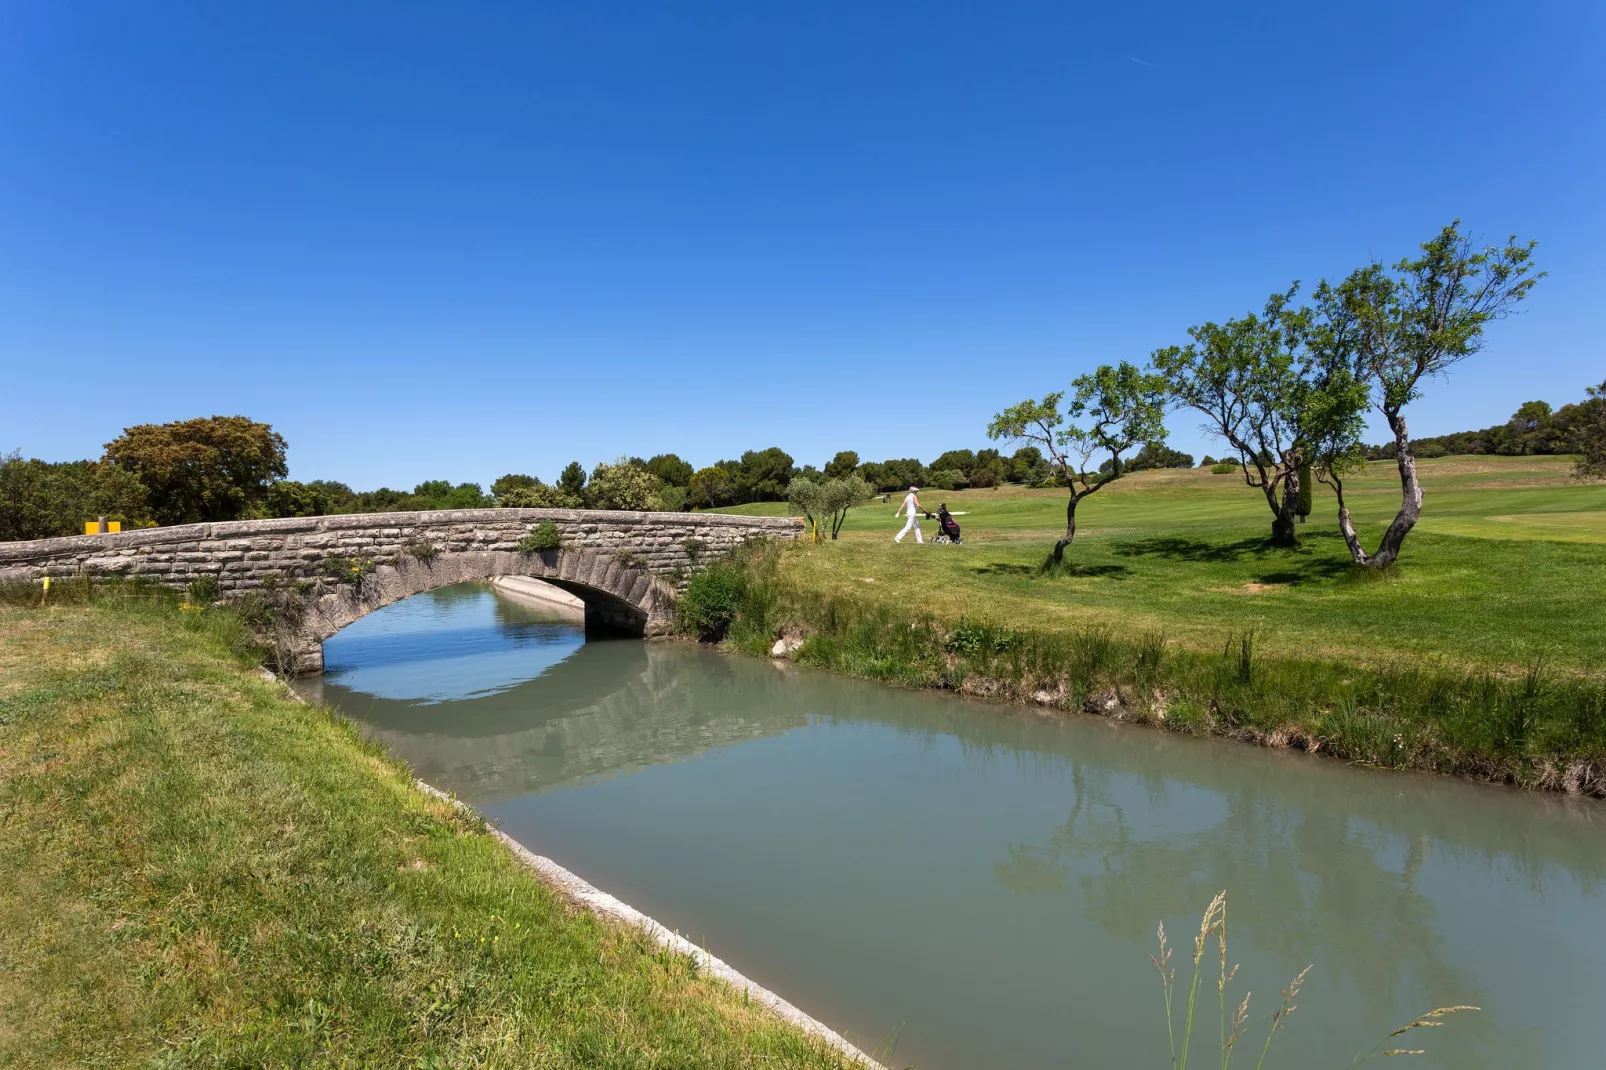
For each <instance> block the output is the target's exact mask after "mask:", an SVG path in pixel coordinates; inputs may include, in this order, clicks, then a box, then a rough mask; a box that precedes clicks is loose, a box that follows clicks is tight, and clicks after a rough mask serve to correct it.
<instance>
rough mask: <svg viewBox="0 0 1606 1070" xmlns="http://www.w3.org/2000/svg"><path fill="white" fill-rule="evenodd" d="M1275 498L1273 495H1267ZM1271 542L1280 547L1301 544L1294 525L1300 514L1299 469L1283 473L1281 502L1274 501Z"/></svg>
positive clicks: (1291, 469)
mask: <svg viewBox="0 0 1606 1070" xmlns="http://www.w3.org/2000/svg"><path fill="white" fill-rule="evenodd" d="M1267 497H1268V498H1273V496H1272V495H1269V494H1268V495H1267ZM1272 512H1273V513H1274V514H1275V515H1274V516H1273V518H1272V522H1271V541H1272V542H1274V543H1276V544H1278V545H1279V546H1293V545H1295V544H1297V543H1298V542H1299V535H1298V534H1297V530H1296V529H1295V527H1294V525H1295V523H1296V522H1297V517H1298V514H1299V469H1297V468H1290V469H1289V470H1288V471H1287V472H1285V473H1283V489H1282V498H1281V500H1280V501H1278V500H1275V499H1273V500H1272Z"/></svg>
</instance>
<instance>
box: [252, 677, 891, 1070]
mask: <svg viewBox="0 0 1606 1070" xmlns="http://www.w3.org/2000/svg"><path fill="white" fill-rule="evenodd" d="M262 676H263V677H264V678H265V679H267V680H271V681H274V682H276V683H279V684H280V685H281V686H283V687H284V689H285V691H286V692H287V693H288V694H289V695H290V697H291V698H293V699H294V700H295V701H297V702H302V703H305V702H306V699H304V698H302V697H301V696H300V695H299V694H297V693H296V690H295V688H293V687H291V686H290V685H289V683H288V681H285V680H281V679H280V678H279V677H278V676H276V675H274V673H273V672H272V671H270V670H268V669H263V670H262ZM413 785H414V786H415V787H416V788H417V789H418V790H419V791H421V792H423V793H424V794H425V795H428V796H430V797H431V798H435V799H439V800H440V801H441V802H444V803H448V804H449V805H451V806H455V807H457V809H459V810H461V811H463V812H464V813H466V814H470V815H472V816H473V817H474V818H475V819H476V820H479V821H485V817H484V815H482V814H480V813H479V811H477V810H475V809H474V808H473V807H472V806H470V805H469V804H468V803H466V802H464V801H463V800H461V799H459V798H457V797H456V796H453V795H450V794H448V793H447V792H444V791H441V790H440V789H439V788H437V787H435V786H434V785H433V784H427V783H425V782H424V781H422V780H414V781H413ZM486 829H487V831H489V832H490V834H491V835H492V836H493V837H495V838H496V839H497V841H498V842H500V843H501V844H502V846H503V847H505V848H507V850H508V851H509V852H511V853H512V855H513V857H514V858H516V859H518V860H519V861H520V862H522V863H523V864H524V865H525V866H526V867H528V868H529V869H530V870H532V871H533V872H534V873H535V876H536V879H538V880H540V881H541V882H542V883H543V884H546V885H547V886H548V887H550V888H552V889H553V890H554V891H556V892H557V893H558V894H559V895H562V896H563V897H565V898H566V899H568V900H569V901H571V902H573V903H576V904H578V905H580V906H582V907H584V908H585V909H587V910H589V911H591V913H593V914H596V915H597V916H599V917H603V918H607V919H609V920H610V921H616V922H619V923H621V924H624V925H627V926H629V927H630V928H632V929H637V930H640V931H641V932H643V933H645V934H646V935H647V937H648V938H649V939H651V940H652V941H653V942H654V943H656V944H657V945H658V946H659V947H662V948H664V949H666V950H668V951H673V952H675V953H676V954H680V955H687V956H689V957H690V958H691V959H692V961H694V962H696V963H697V968H698V969H699V970H703V971H705V972H706V973H708V974H709V975H710V976H712V977H717V978H719V979H720V980H721V981H723V982H725V983H726V984H727V985H729V986H731V987H732V988H734V989H736V990H737V991H738V992H741V993H743V994H744V995H746V996H747V998H748V999H749V1000H751V1001H752V1002H754V1003H756V1004H758V1005H759V1006H760V1007H763V1008H764V1009H765V1010H767V1011H769V1012H770V1013H771V1014H774V1015H776V1016H777V1017H779V1018H781V1019H782V1020H784V1021H786V1022H788V1023H789V1024H791V1025H792V1026H794V1027H795V1028H797V1029H799V1030H802V1031H803V1032H804V1033H806V1034H808V1035H809V1036H812V1037H816V1038H818V1039H820V1040H822V1041H824V1042H825V1043H826V1044H828V1045H830V1046H831V1047H832V1048H834V1049H835V1050H836V1051H839V1052H841V1053H842V1054H843V1055H844V1056H846V1057H847V1058H848V1059H850V1060H852V1061H854V1062H857V1063H858V1064H859V1065H861V1066H863V1067H864V1068H865V1070H887V1068H886V1067H885V1066H883V1065H882V1064H881V1063H879V1062H877V1061H876V1060H874V1059H872V1058H871V1057H870V1056H869V1055H867V1054H866V1053H865V1052H864V1051H862V1050H860V1049H859V1048H858V1047H856V1046H855V1045H854V1044H853V1043H852V1042H851V1041H849V1040H848V1039H847V1038H846V1037H844V1036H842V1034H840V1033H838V1032H837V1031H836V1030H834V1029H832V1028H831V1027H830V1026H828V1025H826V1024H825V1023H824V1022H822V1021H820V1020H819V1019H817V1018H814V1017H812V1016H810V1015H808V1014H805V1013H804V1012H803V1011H801V1010H799V1009H798V1008H797V1007H795V1006H793V1005H792V1004H790V1003H788V1002H787V1001H786V1000H784V999H782V998H781V997H780V996H778V995H776V994H775V993H774V992H771V991H770V990H769V989H767V988H765V987H764V986H762V985H760V984H756V983H755V982H753V981H752V980H750V979H748V978H747V977H746V976H744V975H743V974H742V973H741V972H740V971H738V970H737V969H735V967H733V966H731V965H730V964H729V963H727V962H725V961H724V960H722V959H719V958H716V957H715V956H714V955H713V954H711V953H710V952H708V951H707V950H705V949H703V948H701V947H698V946H697V945H696V944H694V943H692V942H691V941H690V940H688V939H686V938H685V937H684V936H681V935H680V934H679V933H677V932H674V931H673V930H671V929H669V928H667V927H666V926H664V925H662V924H661V923H659V922H658V921H656V920H654V919H653V918H650V917H648V916H647V915H645V914H643V913H642V912H641V911H639V910H637V909H636V908H635V907H633V906H631V905H630V904H629V903H625V902H623V901H621V900H619V899H616V898H614V897H613V896H611V895H609V894H608V893H607V892H604V891H603V890H602V889H600V888H598V887H596V886H595V885H593V884H591V883H590V882H589V881H587V880H585V879H583V878H582V877H580V876H578V875H576V874H574V873H571V872H569V871H568V870H567V869H564V868H563V867H562V866H560V865H558V864H557V863H556V862H554V861H552V859H550V858H546V857H544V856H542V855H538V854H536V853H535V852H534V851H532V850H530V849H529V848H528V847H526V846H524V845H523V844H522V843H520V842H519V841H518V840H515V839H514V838H513V837H512V836H509V835H508V834H507V833H505V832H503V831H502V830H501V829H499V828H497V827H496V826H494V825H492V824H490V823H489V822H488V821H487V822H486Z"/></svg>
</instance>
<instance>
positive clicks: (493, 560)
mask: <svg viewBox="0 0 1606 1070" xmlns="http://www.w3.org/2000/svg"><path fill="white" fill-rule="evenodd" d="M498 576H529V577H531V578H534V579H539V580H545V581H546V582H548V583H550V584H552V585H553V586H554V587H559V588H562V589H563V590H565V591H568V592H569V593H570V594H573V595H575V596H576V597H578V598H579V599H580V600H581V601H582V602H584V603H585V627H586V634H587V635H588V636H593V635H623V636H635V637H638V638H639V637H645V636H655V635H664V634H667V633H668V631H669V630H670V627H671V626H672V623H673V619H674V605H675V589H674V587H673V586H671V585H670V584H669V583H668V582H667V581H665V580H663V579H660V578H659V577H657V576H655V575H653V574H652V572H650V571H649V570H648V569H646V568H645V567H642V566H641V565H638V564H634V563H627V562H625V561H621V560H620V559H619V558H618V557H616V556H614V555H613V554H609V553H606V552H604V551H599V550H590V549H583V548H582V549H572V550H571V549H564V550H546V551H541V552H538V553H521V552H518V551H505V550H491V551H467V552H463V553H444V554H439V555H437V556H435V557H433V558H430V559H429V560H419V559H418V558H413V557H398V558H397V559H396V560H395V561H394V562H393V563H391V564H384V565H379V566H377V567H375V568H374V570H373V571H372V572H371V573H369V574H368V575H367V576H365V577H364V578H363V579H362V580H361V581H360V582H357V583H342V584H340V585H338V586H337V587H334V588H333V589H330V588H325V589H324V590H323V591H322V592H321V593H320V594H318V595H317V596H316V597H314V598H313V599H312V600H311V601H310V602H309V603H308V604H307V606H306V608H305V610H304V613H303V615H302V616H301V619H300V621H299V622H298V624H297V625H296V627H295V629H294V634H293V638H292V639H291V646H292V650H291V655H292V657H291V661H292V666H293V671H294V672H296V673H297V674H311V673H319V672H322V671H323V641H324V640H325V639H328V638H329V637H330V636H332V635H334V634H335V633H336V632H338V631H340V630H341V629H342V628H344V627H346V626H347V625H349V624H353V623H355V622H356V621H358V620H361V619H362V618H363V617H366V616H367V615H368V614H370V613H372V612H373V611H374V610H376V609H382V608H384V607H385V606H388V605H391V604H392V603H395V602H399V601H401V600H402V599H404V598H410V597H412V596H413V595H415V594H423V593H424V592H426V591H433V590H435V589H437V588H440V587H449V586H451V585H452V584H454V583H467V582H471V581H475V580H492V579H495V578H496V577H498Z"/></svg>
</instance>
